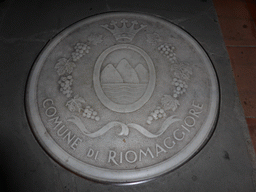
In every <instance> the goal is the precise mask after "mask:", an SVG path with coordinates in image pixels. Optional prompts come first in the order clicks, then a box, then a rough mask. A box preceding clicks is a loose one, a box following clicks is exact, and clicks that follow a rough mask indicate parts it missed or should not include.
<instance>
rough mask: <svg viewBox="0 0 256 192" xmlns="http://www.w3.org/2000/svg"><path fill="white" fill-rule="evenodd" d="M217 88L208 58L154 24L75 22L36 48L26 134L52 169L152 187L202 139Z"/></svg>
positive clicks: (177, 32) (113, 16)
mask: <svg viewBox="0 0 256 192" xmlns="http://www.w3.org/2000/svg"><path fill="white" fill-rule="evenodd" d="M218 105H219V88H218V83H217V77H216V74H215V71H214V68H213V66H212V63H211V61H210V59H209V58H208V56H207V54H206V53H205V52H204V50H203V49H202V48H201V47H200V45H199V44H198V43H197V42H196V41H195V40H194V39H193V38H192V37H191V36H190V35H188V34H187V33H186V32H184V30H182V29H180V28H179V27H177V26H176V25H174V24H172V23H170V22H167V21H165V20H163V19H159V18H157V17H152V16H149V15H143V14H135V13H108V14H101V15H97V16H93V17H90V18H87V19H85V20H82V21H80V22H78V23H76V24H74V25H72V26H71V27H69V28H67V29H66V30H64V31H63V32H61V33H60V34H59V35H57V36H56V37H55V38H54V39H53V40H52V41H51V42H49V43H48V45H47V46H46V47H45V48H44V50H43V51H42V53H41V54H40V55H39V57H38V58H37V60H36V62H35V64H34V66H33V69H32V71H31V74H30V77H29V81H28V86H27V95H26V109H27V114H28V118H29V121H30V124H31V128H32V131H33V132H34V134H35V136H36V137H37V139H38V141H39V142H40V144H41V145H42V146H43V148H44V149H45V150H46V151H47V152H48V153H49V154H50V155H51V157H52V158H54V159H55V160H56V161H57V162H58V163H60V164H62V165H63V166H64V167H66V168H68V169H70V170H72V171H73V172H75V173H77V174H79V175H81V176H84V177H87V178H90V179H94V180H97V181H102V182H114V183H127V182H139V181H144V180H148V179H151V178H153V177H156V176H159V175H161V174H164V173H166V172H169V171H171V170H173V169H175V168H177V167H178V166H180V165H182V164H184V163H185V162H186V161H188V160H189V159H190V158H191V157H193V156H194V155H195V154H196V152H198V150H200V149H201V148H202V147H203V145H204V144H205V143H206V141H207V140H208V139H209V137H210V135H211V133H212V131H213V129H214V126H215V123H216V119H217V115H218Z"/></svg>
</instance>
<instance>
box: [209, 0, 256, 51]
mask: <svg viewBox="0 0 256 192" xmlns="http://www.w3.org/2000/svg"><path fill="white" fill-rule="evenodd" d="M213 2H214V4H215V9H216V12H217V15H218V19H219V23H220V26H221V30H222V34H223V37H224V41H225V43H226V45H246V46H247V45H256V30H255V24H254V22H253V19H252V17H251V14H250V12H249V11H248V7H247V4H246V2H245V1H238V0H234V1H232V0H223V1H220V0H214V1H213Z"/></svg>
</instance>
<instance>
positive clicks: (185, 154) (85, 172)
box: [25, 12, 220, 184]
mask: <svg viewBox="0 0 256 192" xmlns="http://www.w3.org/2000/svg"><path fill="white" fill-rule="evenodd" d="M127 14H131V15H134V16H139V17H141V18H145V19H148V18H152V19H153V20H155V21H158V22H160V23H162V24H166V25H167V27H168V26H172V30H174V31H176V32H177V31H178V32H179V34H180V35H181V36H183V37H184V38H185V39H187V38H189V39H188V40H189V42H190V43H191V44H192V45H193V46H194V48H195V49H196V50H197V51H198V52H199V53H201V57H202V59H203V61H204V62H205V63H206V66H207V69H208V72H209V76H210V79H211V82H212V85H213V86H212V89H211V92H212V95H211V101H212V102H211V104H210V112H209V115H208V118H207V120H206V122H205V123H204V125H203V126H202V128H201V129H200V131H199V132H198V134H197V135H196V136H195V137H194V138H193V139H192V140H191V142H190V145H187V146H186V147H185V148H183V149H182V150H181V151H180V152H179V153H178V154H176V155H175V156H173V157H172V158H171V159H168V160H165V161H163V162H161V163H158V164H156V165H153V166H148V167H146V168H141V169H136V170H109V169H104V168H98V167H95V166H92V165H89V164H86V163H84V162H82V161H79V160H77V159H75V158H74V157H72V156H70V155H69V154H68V153H67V152H65V151H64V150H63V149H62V148H61V147H59V146H58V145H57V143H55V142H54V140H53V139H52V138H51V137H50V135H49V134H48V133H47V130H46V129H45V127H44V125H43V123H42V121H41V119H40V115H39V111H38V107H37V96H36V90H37V81H38V78H39V74H40V73H39V72H40V71H41V68H42V65H43V61H44V58H46V56H47V55H48V53H49V52H50V51H51V50H52V48H53V47H55V46H56V45H57V44H58V43H59V42H60V41H61V40H62V39H63V38H65V37H66V36H67V35H68V34H70V33H71V32H72V31H74V30H76V29H77V28H79V27H80V26H82V25H84V24H85V23H88V22H93V21H95V20H97V19H98V17H102V16H116V15H119V16H120V17H121V16H124V15H127ZM219 97H220V95H219V86H218V80H217V76H216V73H215V69H214V67H213V65H212V62H211V60H210V59H209V57H208V55H207V54H206V52H205V51H204V49H203V48H202V47H201V46H200V44H199V43H198V42H197V41H196V40H195V39H194V38H193V37H192V36H191V35H189V34H188V33H187V32H185V31H184V30H183V29H181V28H179V27H178V26H176V25H175V24H173V23H171V22H170V21H167V20H164V19H163V18H159V17H156V16H151V15H147V14H144V13H143V14H142V13H134V12H111V13H103V14H99V15H96V16H92V17H89V18H86V19H85V20H81V21H78V22H77V23H75V24H73V25H71V26H70V27H68V28H66V29H65V30H63V31H62V32H61V33H59V34H57V35H56V36H55V38H53V39H52V40H51V41H49V42H48V43H47V45H46V46H45V47H44V49H43V50H42V52H41V53H40V55H39V56H38V58H37V59H36V61H35V63H34V65H33V67H32V70H31V71H30V76H29V79H28V83H27V88H26V98H25V102H26V112H27V117H28V119H29V123H30V125H31V129H32V131H33V133H34V135H35V137H36V139H37V140H38V141H39V143H40V144H41V146H42V147H43V149H44V150H45V151H46V152H47V153H48V154H49V155H50V156H51V157H52V158H53V159H55V161H56V162H58V163H60V164H61V165H62V166H64V167H66V168H68V169H69V170H71V171H73V172H75V173H77V174H79V175H81V176H84V177H86V178H90V179H93V180H96V181H101V182H112V183H119V184H121V183H127V182H128V183H131V182H133V183H137V182H140V181H145V180H149V179H152V178H154V177H157V176H160V175H162V174H165V173H167V172H169V171H171V170H174V169H176V168H177V167H179V166H181V165H182V164H184V163H185V162H187V161H188V160H189V159H191V158H192V157H193V156H194V155H195V154H196V153H197V152H198V151H199V150H200V149H201V148H202V147H203V146H204V144H205V143H206V142H207V141H208V139H209V137H210V135H211V133H212V132H213V130H214V127H215V125H216V122H217V117H218V111H219ZM32 117H33V118H32Z"/></svg>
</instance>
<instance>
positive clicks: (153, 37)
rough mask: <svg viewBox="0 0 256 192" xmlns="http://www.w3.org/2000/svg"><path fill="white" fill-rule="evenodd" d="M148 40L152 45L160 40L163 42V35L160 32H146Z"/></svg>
mask: <svg viewBox="0 0 256 192" xmlns="http://www.w3.org/2000/svg"><path fill="white" fill-rule="evenodd" d="M146 37H147V42H149V43H151V44H152V45H156V44H157V43H158V42H161V41H162V40H161V37H160V35H159V34H158V33H152V34H146Z"/></svg>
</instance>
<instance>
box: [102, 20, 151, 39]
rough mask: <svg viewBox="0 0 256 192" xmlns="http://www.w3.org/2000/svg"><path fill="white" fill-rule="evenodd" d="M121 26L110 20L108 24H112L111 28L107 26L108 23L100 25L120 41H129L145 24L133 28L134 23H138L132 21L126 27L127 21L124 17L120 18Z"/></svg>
mask: <svg viewBox="0 0 256 192" xmlns="http://www.w3.org/2000/svg"><path fill="white" fill-rule="evenodd" d="M120 22H121V24H122V26H121V27H118V26H117V22H116V21H113V20H112V21H111V22H110V25H112V26H113V27H112V28H109V25H108V24H105V25H101V26H102V27H104V28H105V29H107V30H108V31H110V32H111V33H112V34H113V35H114V37H115V39H116V40H117V41H122V42H124V41H125V42H130V41H132V40H133V38H134V36H135V35H136V34H137V33H138V32H139V31H140V30H141V29H143V28H145V27H146V26H147V25H143V24H141V25H139V27H138V28H137V27H136V29H135V25H138V22H137V21H136V20H135V21H132V22H131V26H130V27H129V28H128V27H127V23H128V21H127V20H126V19H122V20H121V21H120Z"/></svg>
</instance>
